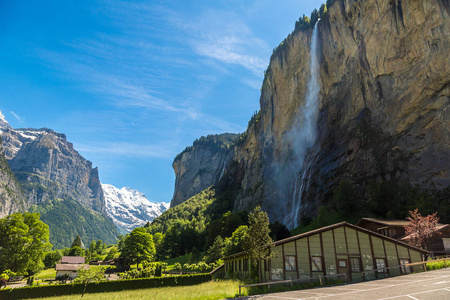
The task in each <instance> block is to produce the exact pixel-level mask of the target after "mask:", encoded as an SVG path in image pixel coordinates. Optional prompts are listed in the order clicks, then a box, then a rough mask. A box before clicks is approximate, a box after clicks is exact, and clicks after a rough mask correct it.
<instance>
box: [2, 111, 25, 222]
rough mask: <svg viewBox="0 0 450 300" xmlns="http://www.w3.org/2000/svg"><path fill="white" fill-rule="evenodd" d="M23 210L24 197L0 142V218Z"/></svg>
mask: <svg viewBox="0 0 450 300" xmlns="http://www.w3.org/2000/svg"><path fill="white" fill-rule="evenodd" d="M0 116H1V112H0ZM0 121H1V118H0ZM0 141H1V138H0ZM25 210H26V201H25V197H24V195H23V193H22V190H21V188H20V185H19V182H18V181H17V179H16V178H15V177H14V174H13V172H12V171H11V169H10V167H9V164H8V161H7V160H6V158H5V156H4V154H3V146H2V144H1V142H0V218H4V217H6V216H7V215H10V214H13V213H15V212H18V211H25Z"/></svg>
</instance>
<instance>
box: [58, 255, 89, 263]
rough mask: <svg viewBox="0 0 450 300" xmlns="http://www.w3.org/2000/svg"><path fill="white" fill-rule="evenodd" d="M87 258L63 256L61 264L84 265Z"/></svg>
mask: <svg viewBox="0 0 450 300" xmlns="http://www.w3.org/2000/svg"><path fill="white" fill-rule="evenodd" d="M84 261H85V258H84V257H83V256H63V257H62V258H61V262H60V263H61V264H84Z"/></svg>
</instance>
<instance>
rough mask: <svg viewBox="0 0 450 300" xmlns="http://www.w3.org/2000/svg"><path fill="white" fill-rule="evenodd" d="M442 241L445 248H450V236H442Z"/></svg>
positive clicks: (447, 249)
mask: <svg viewBox="0 0 450 300" xmlns="http://www.w3.org/2000/svg"><path fill="white" fill-rule="evenodd" d="M442 243H443V244H444V249H445V250H446V251H449V250H450V238H442Z"/></svg>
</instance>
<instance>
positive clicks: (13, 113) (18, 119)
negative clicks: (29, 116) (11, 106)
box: [10, 110, 23, 123]
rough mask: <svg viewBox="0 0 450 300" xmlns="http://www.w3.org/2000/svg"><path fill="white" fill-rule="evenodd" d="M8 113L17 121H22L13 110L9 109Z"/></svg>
mask: <svg viewBox="0 0 450 300" xmlns="http://www.w3.org/2000/svg"><path fill="white" fill-rule="evenodd" d="M10 113H11V114H12V115H13V116H14V118H16V120H17V121H19V122H20V123H23V120H22V118H21V117H19V116H18V115H17V114H16V113H15V112H13V111H12V110H11V111H10Z"/></svg>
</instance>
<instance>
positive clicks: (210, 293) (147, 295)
mask: <svg viewBox="0 0 450 300" xmlns="http://www.w3.org/2000/svg"><path fill="white" fill-rule="evenodd" d="M239 283H240V282H239V281H235V280H223V281H209V282H206V283H202V284H198V285H192V286H179V287H162V288H152V289H141V290H127V291H122V292H111V293H99V294H86V295H84V297H83V299H86V300H96V299H107V300H122V299H127V300H131V299H152V300H171V299H173V300H179V299H186V300H197V299H199V300H214V299H224V298H233V297H237V296H238V294H239ZM242 292H243V294H244V295H245V294H246V290H245V289H243V291H242ZM76 298H81V295H69V296H60V297H50V298H44V299H46V300H53V299H54V300H72V299H76Z"/></svg>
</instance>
